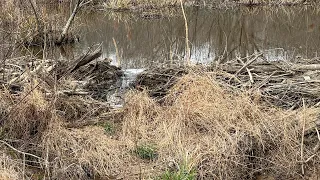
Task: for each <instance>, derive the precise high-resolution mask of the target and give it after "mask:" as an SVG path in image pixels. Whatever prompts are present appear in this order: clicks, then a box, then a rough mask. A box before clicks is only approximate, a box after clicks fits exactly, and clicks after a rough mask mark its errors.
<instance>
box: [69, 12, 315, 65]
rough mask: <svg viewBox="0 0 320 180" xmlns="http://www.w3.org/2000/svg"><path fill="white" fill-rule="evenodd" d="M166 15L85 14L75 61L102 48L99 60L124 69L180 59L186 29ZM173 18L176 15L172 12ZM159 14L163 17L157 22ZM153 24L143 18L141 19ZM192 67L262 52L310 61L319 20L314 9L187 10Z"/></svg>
mask: <svg viewBox="0 0 320 180" xmlns="http://www.w3.org/2000/svg"><path fill="white" fill-rule="evenodd" d="M170 13H171V12H160V13H158V14H156V15H152V14H151V15H143V17H141V16H142V15H135V14H130V13H113V12H108V11H107V12H100V13H94V14H89V15H88V14H87V15H86V16H85V18H83V19H82V25H81V26H80V27H79V28H78V30H79V31H80V35H81V40H80V43H78V44H76V45H75V46H74V48H72V50H71V51H72V52H73V53H74V54H75V55H77V54H79V53H80V52H83V51H86V50H87V49H88V47H89V46H90V45H93V44H97V43H100V42H101V43H102V44H103V57H104V58H105V57H108V58H111V59H112V60H113V64H117V65H119V66H122V67H123V68H124V69H137V68H138V69H139V68H147V67H152V66H155V65H157V64H159V63H165V62H169V63H170V62H172V61H176V60H183V59H185V25H184V20H183V17H182V16H170ZM173 13H175V14H177V13H178V14H179V13H181V12H180V9H177V10H176V12H173ZM160 14H162V16H159V15H160ZM149 16H151V17H156V18H153V19H152V18H151V19H150V18H146V17H149ZM187 19H188V28H189V42H190V48H191V58H190V59H191V61H192V62H194V63H209V62H212V61H214V60H217V59H219V58H221V59H222V60H228V59H232V58H234V57H235V56H242V57H245V56H247V55H250V54H252V53H254V52H257V51H261V52H263V53H264V54H265V57H266V58H267V59H268V60H290V59H293V58H296V57H302V58H314V57H317V56H318V51H319V47H320V16H319V13H318V12H317V11H316V10H314V9H313V8H310V7H309V8H308V7H300V8H280V9H277V10H270V8H268V9H262V8H258V9H248V8H239V9H233V10H204V9H199V8H193V9H187Z"/></svg>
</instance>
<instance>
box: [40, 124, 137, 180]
mask: <svg viewBox="0 0 320 180" xmlns="http://www.w3.org/2000/svg"><path fill="white" fill-rule="evenodd" d="M45 134H46V135H45V136H44V137H43V143H42V146H43V147H44V150H43V152H48V154H49V159H50V162H52V167H51V175H50V176H51V177H53V178H54V179H88V178H89V179H92V178H96V179H98V178H102V179H114V178H116V177H118V176H122V177H123V176H129V175H130V174H131V173H130V171H131V170H132V169H131V167H129V165H130V164H131V165H132V162H134V161H132V157H131V156H130V154H129V153H128V152H129V151H127V148H126V145H125V144H124V143H123V142H121V141H117V140H115V139H111V138H110V137H108V136H107V135H106V134H105V132H104V129H103V128H102V127H95V126H88V127H85V128H83V129H74V128H72V129H66V128H64V127H62V126H61V125H59V124H54V125H53V126H52V127H50V129H49V130H48V131H46V133H45ZM44 155H45V154H44ZM130 161H131V162H130Z"/></svg>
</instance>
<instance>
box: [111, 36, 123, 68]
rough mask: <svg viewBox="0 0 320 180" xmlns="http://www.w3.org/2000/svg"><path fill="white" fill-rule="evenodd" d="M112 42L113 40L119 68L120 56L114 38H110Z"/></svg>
mask: <svg viewBox="0 0 320 180" xmlns="http://www.w3.org/2000/svg"><path fill="white" fill-rule="evenodd" d="M112 40H113V44H114V48H116V56H117V63H118V66H120V65H121V59H120V55H119V50H118V46H117V42H116V40H115V39H114V38H112Z"/></svg>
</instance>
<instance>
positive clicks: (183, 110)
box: [122, 75, 318, 179]
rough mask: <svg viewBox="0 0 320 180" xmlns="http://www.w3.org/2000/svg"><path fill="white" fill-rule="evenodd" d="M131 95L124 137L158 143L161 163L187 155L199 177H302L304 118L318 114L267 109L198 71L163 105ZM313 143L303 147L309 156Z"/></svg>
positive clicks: (130, 141)
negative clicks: (229, 90) (301, 145)
mask: <svg viewBox="0 0 320 180" xmlns="http://www.w3.org/2000/svg"><path fill="white" fill-rule="evenodd" d="M127 99H128V103H127V106H126V113H125V116H124V123H123V133H124V134H123V137H122V138H123V140H124V141H127V144H131V145H135V144H145V143H153V144H156V146H157V148H158V150H159V160H160V161H161V160H165V159H167V158H168V157H171V158H173V159H174V161H176V162H182V161H184V159H185V157H186V155H187V156H188V159H189V160H188V166H189V167H191V168H195V169H196V170H197V173H198V178H199V179H208V178H209V179H212V178H214V179H250V178H254V177H255V176H256V175H258V174H260V173H272V175H274V176H275V177H282V178H293V177H294V178H296V177H299V176H298V174H299V172H300V165H301V163H298V162H297V159H299V158H300V149H299V146H300V143H301V142H300V138H301V131H302V122H303V121H302V120H303V119H306V121H307V124H310V123H311V121H313V120H315V118H316V114H317V112H318V109H307V110H305V111H302V110H301V111H292V112H290V111H283V110H280V109H272V108H270V109H266V108H265V107H262V106H260V105H259V104H256V103H253V101H252V100H251V98H250V97H249V96H248V95H246V94H244V93H240V92H233V93H230V92H228V91H227V90H226V89H224V88H222V87H221V86H220V85H219V83H217V82H216V81H215V80H214V78H212V77H206V76H198V75H187V76H184V77H183V78H181V79H180V80H179V81H178V83H177V84H176V85H175V86H174V87H173V88H172V89H171V91H170V93H169V95H167V96H166V97H165V99H166V100H165V103H164V104H162V105H158V104H157V103H156V102H155V101H154V100H153V99H151V98H149V97H148V96H147V94H146V93H144V92H142V93H137V92H131V93H130V94H129V95H128V98H127ZM313 145H314V144H312V145H311V144H310V145H309V146H305V149H304V151H305V154H308V157H310V155H312V152H311V149H312V147H313ZM309 163H310V162H309Z"/></svg>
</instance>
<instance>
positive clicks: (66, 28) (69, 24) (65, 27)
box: [56, 0, 81, 45]
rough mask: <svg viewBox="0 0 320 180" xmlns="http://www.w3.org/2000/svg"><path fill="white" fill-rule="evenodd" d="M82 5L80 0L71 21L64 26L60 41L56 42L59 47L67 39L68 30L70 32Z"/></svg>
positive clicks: (70, 18)
mask: <svg viewBox="0 0 320 180" xmlns="http://www.w3.org/2000/svg"><path fill="white" fill-rule="evenodd" d="M80 4H81V3H80V0H78V1H77V3H76V5H75V7H74V9H73V12H72V14H71V16H70V17H69V19H68V21H67V24H66V25H65V26H64V28H63V30H62V33H61V35H60V37H59V39H58V40H57V42H56V44H57V45H60V44H62V42H63V40H64V38H65V37H66V35H67V33H68V30H69V28H70V26H71V24H72V22H73V20H74V17H75V16H76V14H77V12H78V10H79V8H80Z"/></svg>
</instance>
